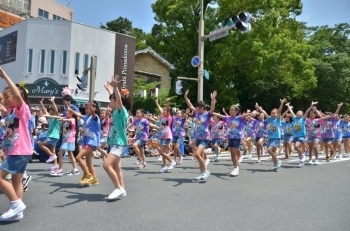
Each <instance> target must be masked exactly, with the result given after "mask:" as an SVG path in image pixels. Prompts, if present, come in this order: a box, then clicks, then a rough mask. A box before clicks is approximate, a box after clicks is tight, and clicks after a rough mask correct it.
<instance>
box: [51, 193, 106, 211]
mask: <svg viewBox="0 0 350 231" xmlns="http://www.w3.org/2000/svg"><path fill="white" fill-rule="evenodd" d="M63 192H65V193H68V194H70V195H68V196H66V198H67V199H69V200H74V201H72V202H70V203H67V204H63V205H57V206H54V207H58V208H64V207H66V206H69V205H73V204H76V203H80V202H84V201H86V202H101V201H104V200H106V195H103V194H91V193H79V192H70V191H67V190H64V191H63Z"/></svg>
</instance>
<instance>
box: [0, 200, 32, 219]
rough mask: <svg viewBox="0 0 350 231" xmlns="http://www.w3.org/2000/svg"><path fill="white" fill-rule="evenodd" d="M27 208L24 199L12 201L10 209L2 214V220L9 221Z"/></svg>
mask: <svg viewBox="0 0 350 231" xmlns="http://www.w3.org/2000/svg"><path fill="white" fill-rule="evenodd" d="M25 208H26V205H25V204H24V203H23V201H22V200H20V199H19V200H17V201H12V202H11V205H10V208H9V210H7V212H6V213H4V214H2V215H1V216H0V221H8V219H10V218H13V217H14V216H16V215H17V214H19V213H20V212H22V211H23V210H24V209H25Z"/></svg>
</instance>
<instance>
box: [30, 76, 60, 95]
mask: <svg viewBox="0 0 350 231" xmlns="http://www.w3.org/2000/svg"><path fill="white" fill-rule="evenodd" d="M24 87H25V88H26V89H27V90H28V96H29V97H42V98H49V97H52V96H55V97H57V98H62V90H63V88H64V87H66V85H59V84H58V83H57V82H56V81H55V80H53V79H51V78H41V79H38V80H36V81H35V82H34V83H32V84H26V85H25V86H24Z"/></svg>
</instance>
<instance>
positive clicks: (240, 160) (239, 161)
mask: <svg viewBox="0 0 350 231" xmlns="http://www.w3.org/2000/svg"><path fill="white" fill-rule="evenodd" d="M242 161H243V155H241V156H240V157H239V159H238V164H240V163H242Z"/></svg>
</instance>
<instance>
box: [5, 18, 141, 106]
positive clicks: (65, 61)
mask: <svg viewBox="0 0 350 231" xmlns="http://www.w3.org/2000/svg"><path fill="white" fill-rule="evenodd" d="M16 34H17V39H15V38H14V37H16V36H15V35H16ZM127 45H128V46H127ZM118 46H119V47H118ZM125 47H126V48H125ZM1 49H2V50H1ZM125 49H126V51H125ZM119 55H120V56H121V57H118V56H119ZM125 55H126V57H127V60H126V59H125V57H124V56H125ZM91 56H96V57H97V68H96V82H95V83H96V84H95V97H94V99H95V100H97V101H100V102H108V101H109V100H108V94H107V92H106V90H105V88H104V84H106V82H107V80H110V79H111V76H112V75H114V74H119V75H120V76H122V75H123V73H124V76H125V75H126V74H125V73H126V72H127V76H126V79H127V82H128V88H129V90H130V88H132V89H131V90H133V84H131V83H132V82H133V74H134V63H135V38H133V37H129V36H125V35H120V34H116V33H114V32H111V31H106V30H102V29H99V28H94V27H91V26H87V25H83V24H79V23H76V22H72V21H65V20H40V19H27V20H24V21H22V22H21V23H18V24H16V25H13V26H11V27H9V28H7V29H5V30H3V31H0V65H1V66H2V67H3V68H4V69H5V71H6V72H7V73H8V75H9V76H10V77H11V78H12V80H13V81H14V82H15V83H25V87H26V88H27V89H28V90H29V96H30V99H31V100H30V102H31V103H33V104H35V103H36V102H35V101H36V100H37V99H38V98H41V97H45V98H49V97H50V96H51V95H55V96H56V97H60V95H61V91H62V88H63V87H64V86H68V87H69V88H71V89H73V90H74V94H73V97H74V99H76V100H82V101H86V100H88V98H89V94H90V93H89V90H88V89H89V86H88V88H87V91H85V92H82V91H80V90H78V89H77V86H76V85H77V84H78V83H79V82H78V80H77V78H76V75H77V74H78V75H82V72H83V71H84V70H86V69H87V68H88V67H89V66H90V58H91ZM125 64H127V66H125ZM123 68H124V72H123V73H122V71H123ZM125 68H127V69H128V70H127V71H126V70H125ZM88 76H89V75H88ZM1 81H2V83H1V85H2V86H4V82H3V80H1ZM33 84H34V85H33ZM38 85H40V86H41V87H44V86H45V87H44V88H40V89H39V88H38ZM54 85H56V86H54ZM131 85H132V86H131ZM0 90H1V89H0ZM76 93H77V94H76ZM35 98H37V99H35ZM33 99H35V100H33Z"/></svg>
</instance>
